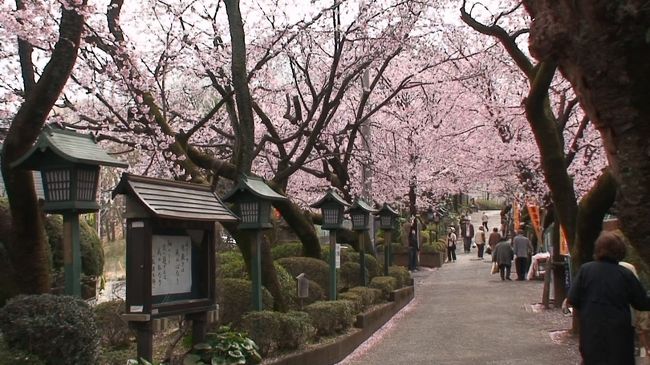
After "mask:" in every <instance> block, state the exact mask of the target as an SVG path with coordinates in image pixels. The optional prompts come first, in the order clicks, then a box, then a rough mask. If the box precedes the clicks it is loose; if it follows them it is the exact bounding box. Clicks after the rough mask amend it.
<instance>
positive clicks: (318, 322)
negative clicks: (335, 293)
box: [305, 300, 355, 336]
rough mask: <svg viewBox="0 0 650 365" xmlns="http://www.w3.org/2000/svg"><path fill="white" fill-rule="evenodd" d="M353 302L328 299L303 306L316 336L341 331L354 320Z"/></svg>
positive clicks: (348, 326)
mask: <svg viewBox="0 0 650 365" xmlns="http://www.w3.org/2000/svg"><path fill="white" fill-rule="evenodd" d="M354 307H355V304H354V303H353V302H351V301H349V300H330V301H320V302H316V303H312V304H310V305H308V306H306V307H305V312H307V313H308V314H309V317H310V318H311V321H312V323H313V325H314V327H315V328H316V333H317V335H318V336H330V335H333V334H335V333H337V332H339V333H340V332H343V331H345V330H346V329H348V328H350V326H352V323H353V322H354V315H355V313H354Z"/></svg>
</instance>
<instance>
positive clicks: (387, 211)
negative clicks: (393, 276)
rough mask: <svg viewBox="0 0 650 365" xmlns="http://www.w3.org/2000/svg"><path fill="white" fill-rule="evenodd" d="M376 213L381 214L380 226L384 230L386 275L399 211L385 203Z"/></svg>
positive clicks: (386, 274) (385, 274)
mask: <svg viewBox="0 0 650 365" xmlns="http://www.w3.org/2000/svg"><path fill="white" fill-rule="evenodd" d="M376 214H377V215H378V216H379V227H380V228H381V229H382V230H383V231H384V276H388V268H389V267H390V263H391V261H392V260H391V255H392V252H391V250H392V249H391V243H392V232H393V228H395V222H396V221H397V217H398V216H399V213H397V212H396V211H395V210H394V209H393V208H391V207H390V206H389V205H388V204H386V203H384V205H383V206H382V207H381V209H379V211H378V212H377V213H376Z"/></svg>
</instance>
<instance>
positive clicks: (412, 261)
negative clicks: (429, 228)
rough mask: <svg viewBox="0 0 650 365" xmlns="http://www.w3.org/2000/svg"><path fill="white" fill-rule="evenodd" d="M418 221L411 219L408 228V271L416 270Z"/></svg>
mask: <svg viewBox="0 0 650 365" xmlns="http://www.w3.org/2000/svg"><path fill="white" fill-rule="evenodd" d="M417 232H418V223H417V221H415V220H414V221H413V224H411V229H409V237H408V240H409V271H415V270H417V257H418V251H420V245H419V244H418V235H417Z"/></svg>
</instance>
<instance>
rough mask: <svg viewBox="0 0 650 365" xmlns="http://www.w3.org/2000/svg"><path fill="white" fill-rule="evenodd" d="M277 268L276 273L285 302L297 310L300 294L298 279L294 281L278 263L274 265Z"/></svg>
mask: <svg viewBox="0 0 650 365" xmlns="http://www.w3.org/2000/svg"><path fill="white" fill-rule="evenodd" d="M273 266H275V272H276V274H277V276H278V282H279V283H280V292H281V294H282V298H284V302H285V303H286V304H287V305H288V306H289V308H297V306H298V293H297V292H296V288H297V284H296V279H294V277H293V276H291V274H289V272H288V271H287V270H286V269H285V268H284V267H283V266H282V265H280V264H278V263H277V262H274V263H273Z"/></svg>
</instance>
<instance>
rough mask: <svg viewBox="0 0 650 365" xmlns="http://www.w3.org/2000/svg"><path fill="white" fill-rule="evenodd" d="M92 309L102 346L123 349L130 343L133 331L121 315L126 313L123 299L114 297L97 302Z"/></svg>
mask: <svg viewBox="0 0 650 365" xmlns="http://www.w3.org/2000/svg"><path fill="white" fill-rule="evenodd" d="M93 311H94V312H95V319H96V322H97V327H98V330H99V335H100V337H99V339H100V342H101V344H102V347H104V348H111V349H124V348H126V347H128V346H129V345H130V344H131V337H133V336H134V333H133V331H131V330H130V329H129V324H128V323H127V322H126V321H124V320H123V319H122V317H121V315H122V314H124V313H126V305H125V303H124V300H122V299H116V300H111V301H108V302H104V303H100V304H97V305H96V306H95V307H94V308H93Z"/></svg>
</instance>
